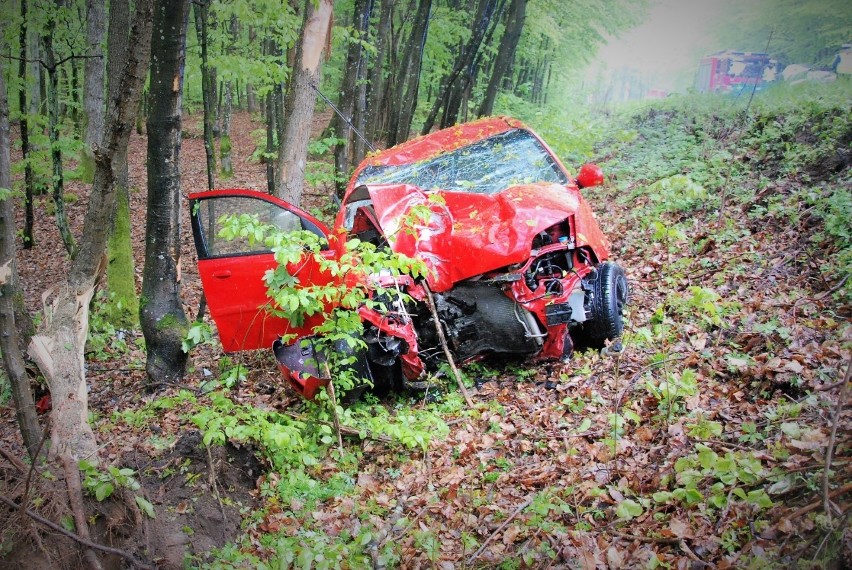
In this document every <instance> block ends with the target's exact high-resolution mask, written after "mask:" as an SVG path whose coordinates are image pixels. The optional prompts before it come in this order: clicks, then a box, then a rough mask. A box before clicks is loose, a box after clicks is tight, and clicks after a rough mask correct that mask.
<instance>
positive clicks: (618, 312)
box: [582, 262, 630, 348]
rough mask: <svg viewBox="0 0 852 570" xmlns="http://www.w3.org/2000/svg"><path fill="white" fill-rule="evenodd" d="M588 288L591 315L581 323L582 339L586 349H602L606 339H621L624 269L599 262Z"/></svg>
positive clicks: (625, 286) (625, 293) (626, 292)
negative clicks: (590, 295)
mask: <svg viewBox="0 0 852 570" xmlns="http://www.w3.org/2000/svg"><path fill="white" fill-rule="evenodd" d="M591 286H592V291H591V292H592V298H591V302H590V309H591V311H590V312H591V315H590V318H589V320H587V321H586V322H585V323H584V324H583V335H582V336H583V339H582V340H583V341H584V344H585V345H587V346H588V347H590V348H603V347H604V346H605V345H606V341H607V340H613V339H616V338H618V337H619V336H621V331H622V330H623V329H624V317H623V312H624V307H625V305H627V302H628V300H629V298H630V288H629V286H628V284H627V277H626V276H625V275H624V270H623V269H622V268H621V266H619V265H617V264H615V263H611V262H606V263H603V264H602V265H600V266H599V267H598V268H597V269H596V270H595V277H594V279H593V280H591Z"/></svg>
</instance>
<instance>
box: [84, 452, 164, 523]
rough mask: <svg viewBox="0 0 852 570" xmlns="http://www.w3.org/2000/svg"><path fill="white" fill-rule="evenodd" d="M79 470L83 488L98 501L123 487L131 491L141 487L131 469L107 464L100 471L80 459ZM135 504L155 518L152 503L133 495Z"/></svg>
mask: <svg viewBox="0 0 852 570" xmlns="http://www.w3.org/2000/svg"><path fill="white" fill-rule="evenodd" d="M79 467H80V471H82V473H83V481H82V484H83V490H84V491H86V492H87V493H88V494H90V495H92V496H93V497H95V499H97V500H98V501H99V502H100V501H103V500H105V499H106V498H108V497H110V496H112V494H113V492H114V491H115V490H116V489H117V488H119V487H123V488H125V489H127V490H129V491H131V492H135V491H138V490H139V489H141V488H142V486H141V485H140V484H139V482H138V481H137V480H136V478H135V477H134V475H135V474H136V472H135V471H134V470H133V469H128V468H126V467H125V468H121V469H119V468H118V467H115V466H112V465H109V466H107V468H106V470H104V471H102V470H100V469H98V467H97V466H95V465H93V464H91V463H89V462H88V461H86V460H85V459H83V460H80V463H79ZM135 500H136V504H137V506H138V507H139V509H140V510H141V511H142V512H143V513H145V515H147V516H148V517H149V518H152V519H153V518H156V515H155V513H154V505H152V504H151V502H150V501H148V500H147V499H145V497H142V496H141V495H135Z"/></svg>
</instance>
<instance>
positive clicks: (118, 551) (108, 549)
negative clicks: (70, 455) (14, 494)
mask: <svg viewBox="0 0 852 570" xmlns="http://www.w3.org/2000/svg"><path fill="white" fill-rule="evenodd" d="M0 502H3V503H5V504H7V505H8V506H10V507H12V508H13V509H14V508H17V507H18V505H16V504H15V501H12V500H10V499H8V498H6V497H4V496H2V495H0ZM24 512H25V513H26V515H27V516H28V517H30V518H31V519H33V520H34V521H36V522H38V523H41V524H43V525H44V526H46V527H48V528H49V529H51V530H54V531H56V532H58V533H59V534H61V535H63V536H67V537H68V538H70V539H71V540H74V541H76V542H77V543H79V544H82V545H83V546H87V547H89V548H93V549H95V550H100V551H101V552H105V553H107V554H114V555H116V556H120V557H122V558H124V559H125V560H127V561H128V562H130V563H131V564H133V565H134V566H136V567H137V568H142V569H143V570H156V567H155V566H152V565H150V564H146V563H144V562H142V561H141V560H139V559H138V558H136V557H135V556H133V555H132V554H130V553H129V552H126V551H124V550H121V549H119V548H113V547H111V546H104V545H103V544H98V543H97V542H92V541H91V540H88V539H85V538H83V537H81V536H79V535H77V534H74V533H73V532H69V531H67V530H65V529H64V528H62V527H61V526H59V525H58V524H56V523H55V522H52V521H49V520H47V519H46V518H44V517H42V516H41V515H39V514H38V513H34V512H33V511H31V510H29V509H26V510H25V511H24Z"/></svg>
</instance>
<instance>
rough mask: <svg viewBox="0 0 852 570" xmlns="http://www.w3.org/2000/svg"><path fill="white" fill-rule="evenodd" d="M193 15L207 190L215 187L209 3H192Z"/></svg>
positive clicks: (213, 94) (206, 1)
mask: <svg viewBox="0 0 852 570" xmlns="http://www.w3.org/2000/svg"><path fill="white" fill-rule="evenodd" d="M192 6H193V7H192V10H193V12H194V13H195V33H196V35H197V36H198V44H199V45H200V46H201V99H202V102H203V105H204V154H205V156H206V157H207V189H208V190H212V189H213V188H215V187H216V181H215V179H214V174H215V172H216V156H215V154H214V149H213V104H214V102H215V93H214V85H215V82H214V79H213V76H212V74H211V72H210V62H209V61H208V58H207V47H208V46H207V42H208V38H207V21H208V17H209V15H210V2H209V0H205V1H202V2H193V5H192Z"/></svg>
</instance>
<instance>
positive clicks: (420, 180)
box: [357, 129, 568, 194]
mask: <svg viewBox="0 0 852 570" xmlns="http://www.w3.org/2000/svg"><path fill="white" fill-rule="evenodd" d="M535 182H554V183H557V184H567V183H568V178H567V177H566V176H565V174H564V173H563V172H562V170H561V169H560V168H559V166H557V165H556V163H555V162H554V161H553V159H552V158H551V156H550V154H549V153H548V152H547V151H546V150H545V149H544V147H543V146H542V145H541V143H539V142H538V140H537V139H536V138H535V137H534V136H533V135H532V134H531V133H530V132H529V131H526V130H522V129H515V130H511V131H507V132H505V133H503V134H500V135H496V136H493V137H490V138H487V139H485V140H482V141H479V142H476V143H473V144H470V145H468V146H464V147H461V148H459V149H456V150H453V151H450V152H446V153H443V154H439V155H438V156H434V157H432V158H429V159H427V160H423V161H420V162H414V163H410V164H403V165H394V166H368V167H366V168H364V170H363V171H362V172H361V175H360V176H359V177H358V181H357V184H358V185H360V184H411V185H413V186H417V187H419V188H421V189H423V190H437V189H440V190H450V191H455V192H470V193H474V194H496V193H498V192H500V191H502V190H505V189H506V188H509V187H511V186H517V185H519V184H532V183H535Z"/></svg>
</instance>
